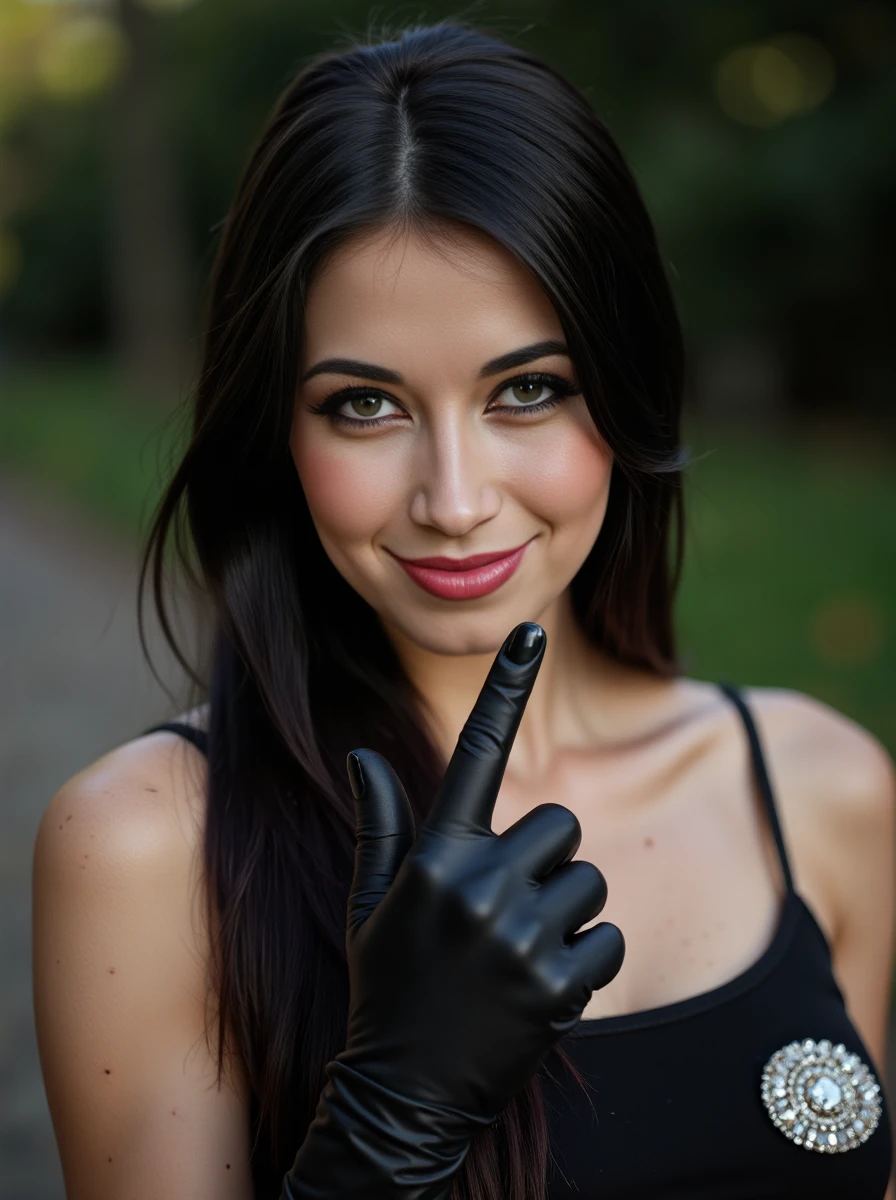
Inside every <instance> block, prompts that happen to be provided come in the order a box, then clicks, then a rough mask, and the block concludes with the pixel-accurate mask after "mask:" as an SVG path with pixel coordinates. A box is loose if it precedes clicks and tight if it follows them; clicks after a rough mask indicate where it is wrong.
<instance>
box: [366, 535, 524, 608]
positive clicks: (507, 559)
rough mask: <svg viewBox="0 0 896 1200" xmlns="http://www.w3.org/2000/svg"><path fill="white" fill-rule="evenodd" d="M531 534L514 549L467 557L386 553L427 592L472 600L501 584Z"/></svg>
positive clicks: (514, 565) (506, 578)
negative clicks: (408, 555)
mask: <svg viewBox="0 0 896 1200" xmlns="http://www.w3.org/2000/svg"><path fill="white" fill-rule="evenodd" d="M532 541H534V538H530V539H529V541H527V542H524V543H523V544H522V545H521V546H517V547H516V549H514V550H493V551H489V550H486V551H484V552H483V553H481V554H471V555H469V556H468V557H467V558H447V557H444V556H442V555H436V556H433V557H430V558H401V557H399V555H397V554H393V553H392V551H391V550H390V551H389V553H390V554H391V555H392V557H393V558H394V559H395V560H396V562H398V563H399V564H400V565H401V567H402V568H403V569H404V571H405V572H406V573H407V574H408V575H409V576H410V578H411V579H412V580H413V581H414V583H416V584H417V585H418V586H419V587H421V588H422V589H423V590H424V591H426V592H429V593H430V595H433V596H438V597H439V598H440V599H442V600H474V599H476V598H477V597H478V596H486V595H488V594H489V592H493V591H495V590H496V589H497V588H499V587H501V586H502V585H503V584H504V583H506V582H507V580H508V579H510V578H511V576H512V575H513V574H514V573H515V572H516V569H517V567H518V566H519V565H520V563H521V562H522V559H523V555H524V554H525V552H526V549H527V547H528V546H529V545H530V544H531V542H532Z"/></svg>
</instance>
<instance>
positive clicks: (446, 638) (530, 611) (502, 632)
mask: <svg viewBox="0 0 896 1200" xmlns="http://www.w3.org/2000/svg"><path fill="white" fill-rule="evenodd" d="M457 604H458V607H460V606H461V605H466V602H465V601H458V602H457ZM542 607H543V606H542V605H538V606H529V605H520V604H519V603H517V604H514V605H513V606H512V607H511V606H507V607H506V608H504V609H502V610H500V611H494V612H478V613H476V612H470V611H467V612H463V613H462V612H459V611H458V612H456V613H451V612H447V613H444V614H441V613H440V614H438V615H437V616H436V615H434V614H432V613H429V614H421V615H420V616H419V617H416V618H415V619H411V620H408V619H407V616H406V615H404V614H403V616H404V619H399V620H396V619H395V618H394V617H386V622H387V624H391V625H392V626H393V628H395V629H397V630H398V631H399V632H400V633H401V634H402V635H403V636H404V637H406V638H407V639H408V640H409V641H411V642H413V643H414V644H415V645H417V646H419V647H420V648H421V650H426V651H427V652H428V653H430V654H444V655H446V656H452V657H460V656H463V655H474V654H488V655H490V656H491V657H494V656H495V655H496V654H497V653H498V651H499V650H500V649H501V646H502V645H503V644H504V642H505V640H506V638H507V635H508V634H509V633H510V631H511V630H512V629H515V628H516V626H517V625H519V624H520V622H521V621H537V620H538V615H537V614H538V612H540V610H541V608H542Z"/></svg>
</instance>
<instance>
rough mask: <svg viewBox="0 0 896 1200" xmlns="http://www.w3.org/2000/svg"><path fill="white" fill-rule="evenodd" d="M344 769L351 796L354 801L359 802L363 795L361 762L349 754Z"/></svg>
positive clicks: (355, 755)
mask: <svg viewBox="0 0 896 1200" xmlns="http://www.w3.org/2000/svg"><path fill="white" fill-rule="evenodd" d="M345 769H346V771H347V772H348V782H349V786H350V787H351V789H352V795H353V796H354V798H355V799H356V800H360V799H361V797H362V796H363V795H364V776H363V775H362V773H361V760H360V759H359V758H358V756H357V754H349V755H348V756H347V757H346V760H345Z"/></svg>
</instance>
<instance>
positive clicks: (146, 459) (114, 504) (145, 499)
mask: <svg viewBox="0 0 896 1200" xmlns="http://www.w3.org/2000/svg"><path fill="white" fill-rule="evenodd" d="M171 422H172V416H171V414H169V413H167V412H166V411H165V410H164V409H161V408H154V407H152V406H151V405H146V404H140V403H139V402H137V401H135V400H133V399H132V398H131V397H129V396H128V395H127V391H126V388H125V387H124V385H123V384H122V381H121V378H120V375H119V373H118V372H117V371H116V369H115V368H114V366H113V365H112V364H110V363H109V362H107V361H105V360H86V361H76V362H60V363H53V364H51V365H48V366H40V367H31V368H28V369H19V370H17V371H15V372H13V373H11V374H10V375H8V376H6V377H3V378H2V379H0V465H2V464H3V463H4V462H5V463H7V464H9V465H10V466H12V467H14V468H17V469H19V470H21V471H24V472H26V473H28V474H29V475H31V476H32V477H33V478H34V479H36V480H38V481H39V482H40V483H42V484H44V485H45V486H46V487H47V488H48V489H49V490H50V491H52V492H54V493H56V494H58V495H60V496H61V497H62V498H63V499H64V500H66V501H72V502H74V503H75V504H77V505H78V506H80V507H81V508H82V509H83V510H84V511H85V512H87V513H89V514H91V515H93V516H95V517H96V518H97V519H98V520H99V521H101V522H102V523H104V524H108V525H112V526H113V527H115V528H116V529H117V530H118V531H119V532H123V533H125V534H127V533H136V531H137V530H139V529H142V528H143V524H144V522H145V520H146V519H147V518H148V516H149V513H150V511H151V509H152V507H153V506H154V505H155V503H156V501H157V500H158V498H159V496H160V495H161V492H162V489H163V485H164V474H165V464H166V462H167V461H168V459H169V458H170V456H171V454H172V451H173V450H174V449H175V448H176V446H177V444H178V439H177V436H176V426H175V425H172V423H171Z"/></svg>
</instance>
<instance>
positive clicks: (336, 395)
mask: <svg viewBox="0 0 896 1200" xmlns="http://www.w3.org/2000/svg"><path fill="white" fill-rule="evenodd" d="M526 383H541V384H544V385H545V386H547V387H550V388H551V390H552V391H553V392H554V393H555V394H556V396H555V398H552V399H551V400H543V401H540V402H539V403H538V404H532V405H525V404H521V405H519V406H515V405H505V406H503V407H504V408H505V409H506V410H507V411H511V412H540V411H543V410H544V409H545V408H553V407H556V405H557V404H558V403H559V401H560V400H561V399H567V398H568V397H570V396H577V395H578V394H579V393H580V391H581V388H577V387H574V386H573V385H572V384H570V383H568V382H567V381H566V380H565V379H562V378H561V377H560V376H559V375H550V374H547V373H546V372H543V371H530V372H527V373H526V374H523V375H515V376H513V378H511V379H508V380H505V381H504V382H503V383H501V384H500V385H499V386H498V387H497V388H495V390H494V391H493V393H492V395H491V396H490V397H489V403H491V402H492V400H494V399H495V397H496V396H500V395H501V393H502V392H506V391H507V389H508V388H510V387H513V386H515V385H518V384H526ZM354 396H375V397H376V398H377V399H381V400H388V401H389V402H390V403H392V404H399V401H398V400H396V399H395V398H394V397H392V396H389V395H388V394H387V393H386V392H384V391H382V390H381V389H380V388H377V387H365V386H364V385H363V384H354V385H353V386H351V387H346V388H339V389H338V390H337V391H335V392H331V393H330V394H329V395H328V396H325V397H324V399H323V400H322V401H321V402H320V403H319V404H309V405H308V406H307V408H308V412H311V413H314V414H315V415H317V416H328V417H331V418H334V419H336V420H337V421H343V422H344V423H345V424H348V425H355V426H357V425H376V424H377V423H379V422H382V421H388V420H390V419H391V418H389V417H372V418H368V419H367V420H365V419H364V418H363V417H346V416H343V415H342V414H340V413H339V412H338V411H337V410H338V409H339V408H341V407H342V405H343V404H344V403H345V402H346V400H350V399H352V397H354Z"/></svg>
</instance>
